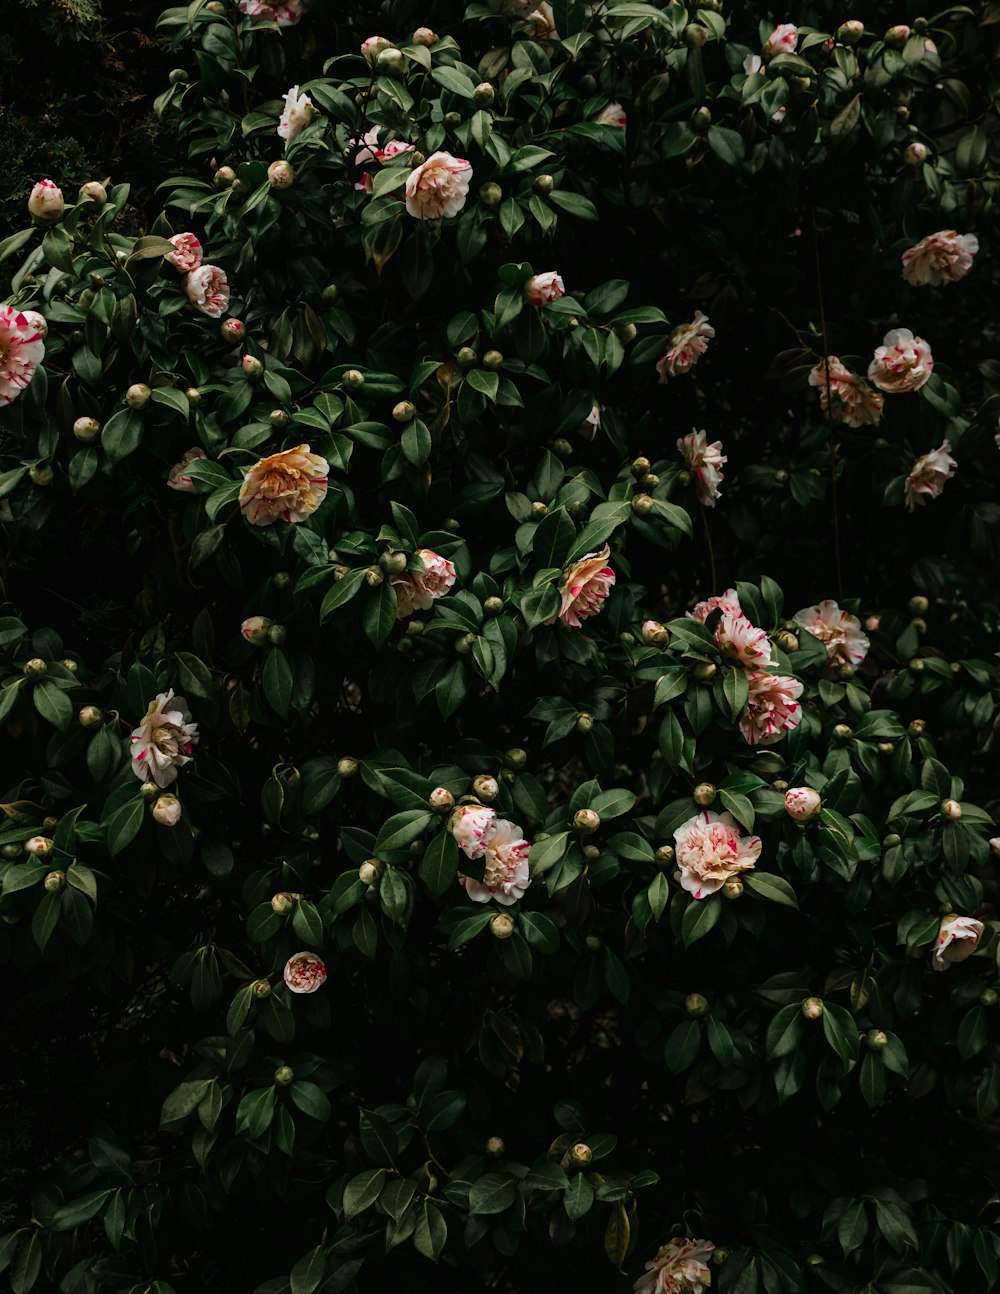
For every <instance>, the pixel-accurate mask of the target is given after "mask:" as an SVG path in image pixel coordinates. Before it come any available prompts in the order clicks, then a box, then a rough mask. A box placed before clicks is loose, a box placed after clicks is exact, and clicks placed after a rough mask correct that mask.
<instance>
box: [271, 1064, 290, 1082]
mask: <svg viewBox="0 0 1000 1294" xmlns="http://www.w3.org/2000/svg"><path fill="white" fill-rule="evenodd" d="M274 1081H275V1083H277V1085H278V1086H279V1087H288V1086H289V1085H290V1084H291V1083H294V1082H295V1071H294V1069H292V1067H291V1066H290V1065H279V1066H278V1068H277V1069H276V1070H275V1071H274Z"/></svg>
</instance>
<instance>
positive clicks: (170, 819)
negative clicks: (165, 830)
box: [150, 795, 181, 827]
mask: <svg viewBox="0 0 1000 1294" xmlns="http://www.w3.org/2000/svg"><path fill="white" fill-rule="evenodd" d="M150 812H151V813H152V815H153V817H154V818H155V819H156V821H157V822H158V823H159V824H160V826H161V827H176V826H177V824H178V822H180V820H181V802H180V800H178V798H177V796H176V795H161V796H160V797H159V798H158V799H157V800H155V801H154V803H153V807H152V809H151V810H150Z"/></svg>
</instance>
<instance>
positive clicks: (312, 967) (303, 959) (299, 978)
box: [282, 952, 326, 993]
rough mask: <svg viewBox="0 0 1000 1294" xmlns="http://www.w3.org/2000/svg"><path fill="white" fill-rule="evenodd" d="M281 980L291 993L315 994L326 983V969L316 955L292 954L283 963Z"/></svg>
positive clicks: (305, 953) (308, 953) (307, 953)
mask: <svg viewBox="0 0 1000 1294" xmlns="http://www.w3.org/2000/svg"><path fill="white" fill-rule="evenodd" d="M282 979H284V981H285V983H286V984H287V985H288V987H289V988H290V989H291V991H292V992H293V993H315V992H316V990H317V989H318V988H322V987H323V985H324V984H325V983H326V967H325V966H324V965H323V959H322V958H321V957H318V956H317V955H316V953H310V952H301V953H293V954H292V956H291V957H289V959H288V961H287V962H285V969H284V972H283V973H282Z"/></svg>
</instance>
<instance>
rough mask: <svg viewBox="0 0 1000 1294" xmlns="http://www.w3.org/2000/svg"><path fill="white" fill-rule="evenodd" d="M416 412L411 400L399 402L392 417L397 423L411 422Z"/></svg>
mask: <svg viewBox="0 0 1000 1294" xmlns="http://www.w3.org/2000/svg"><path fill="white" fill-rule="evenodd" d="M416 412H417V411H416V409H415V408H414V406H413V402H412V401H411V400H400V402H399V404H397V405H396V406H395V408H394V409H393V411H392V416H393V418H395V420H396V421H397V422H412V421H413V419H414V417H415V416H416Z"/></svg>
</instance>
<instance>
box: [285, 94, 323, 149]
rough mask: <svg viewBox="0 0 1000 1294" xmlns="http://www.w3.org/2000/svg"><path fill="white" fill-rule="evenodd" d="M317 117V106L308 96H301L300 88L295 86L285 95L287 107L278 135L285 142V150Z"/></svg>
mask: <svg viewBox="0 0 1000 1294" xmlns="http://www.w3.org/2000/svg"><path fill="white" fill-rule="evenodd" d="M315 115H316V105H315V104H314V103H313V101H312V99H310V98H309V96H308V94H299V87H298V86H297V85H293V86H292V88H291V89H290V90H288V91H286V93H285V106H284V108H283V109H282V112H281V120H280V121H279V122H278V134H279V136H280V137H281V138H282V139H283V140H284V141H285V149H286V150H287V148H288V145H289V144H290V143H292V141H293V140H295V139H297V138H298V136H299V135H301V134H302V132H303V131H304V130H305V128H306V126H308V125H309V123H310V122H311V121H312V119H313V117H314V116H315Z"/></svg>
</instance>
